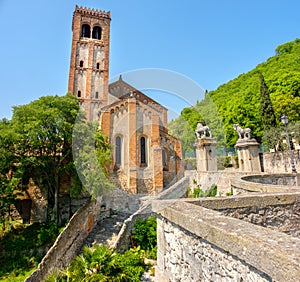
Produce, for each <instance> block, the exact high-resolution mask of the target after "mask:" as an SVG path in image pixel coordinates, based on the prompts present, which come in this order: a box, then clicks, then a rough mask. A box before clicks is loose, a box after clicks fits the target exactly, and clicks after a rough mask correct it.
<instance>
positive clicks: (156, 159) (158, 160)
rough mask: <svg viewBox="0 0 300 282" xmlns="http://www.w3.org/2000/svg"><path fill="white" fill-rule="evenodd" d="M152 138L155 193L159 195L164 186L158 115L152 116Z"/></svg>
mask: <svg viewBox="0 0 300 282" xmlns="http://www.w3.org/2000/svg"><path fill="white" fill-rule="evenodd" d="M151 138H152V162H153V193H154V194H158V193H159V192H161V191H162V190H163V186H164V174H163V164H162V148H161V139H160V129H159V116H158V115H153V116H152V124H151Z"/></svg>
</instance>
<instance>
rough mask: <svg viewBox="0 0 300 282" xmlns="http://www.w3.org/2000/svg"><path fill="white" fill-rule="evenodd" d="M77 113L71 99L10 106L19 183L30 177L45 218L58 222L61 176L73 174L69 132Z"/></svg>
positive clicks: (53, 97) (43, 100)
mask: <svg viewBox="0 0 300 282" xmlns="http://www.w3.org/2000/svg"><path fill="white" fill-rule="evenodd" d="M78 113H79V104H78V101H77V99H76V98H75V97H73V96H71V95H66V96H62V97H60V96H45V97H41V98H40V99H38V100H35V101H33V102H31V103H29V104H27V105H23V106H17V107H14V111H13V116H12V120H11V130H13V132H15V134H16V136H15V146H14V155H15V157H16V162H17V163H18V171H19V172H20V171H22V172H23V173H22V179H23V182H24V179H27V181H28V180H29V178H30V177H31V178H32V179H33V180H34V182H35V183H36V184H37V185H38V187H40V188H41V189H42V190H43V191H45V192H46V193H45V194H47V201H48V217H50V216H51V218H52V219H53V220H54V219H55V220H56V221H57V222H58V223H59V222H60V215H59V204H58V199H59V193H60V185H61V177H62V176H67V177H71V176H72V175H74V170H72V166H70V163H71V162H72V131H73V126H74V123H75V120H76V117H77V115H78ZM24 184H27V183H24Z"/></svg>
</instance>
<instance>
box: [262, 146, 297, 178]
mask: <svg viewBox="0 0 300 282" xmlns="http://www.w3.org/2000/svg"><path fill="white" fill-rule="evenodd" d="M293 154H294V163H295V167H296V170H297V171H300V150H297V151H296V150H295V151H293ZM263 162H264V171H265V172H268V173H287V172H291V171H292V168H291V158H290V154H289V153H288V152H276V153H264V155H263Z"/></svg>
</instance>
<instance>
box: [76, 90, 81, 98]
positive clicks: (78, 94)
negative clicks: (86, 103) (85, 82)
mask: <svg viewBox="0 0 300 282" xmlns="http://www.w3.org/2000/svg"><path fill="white" fill-rule="evenodd" d="M77 97H78V98H80V97H81V91H80V90H78V92H77Z"/></svg>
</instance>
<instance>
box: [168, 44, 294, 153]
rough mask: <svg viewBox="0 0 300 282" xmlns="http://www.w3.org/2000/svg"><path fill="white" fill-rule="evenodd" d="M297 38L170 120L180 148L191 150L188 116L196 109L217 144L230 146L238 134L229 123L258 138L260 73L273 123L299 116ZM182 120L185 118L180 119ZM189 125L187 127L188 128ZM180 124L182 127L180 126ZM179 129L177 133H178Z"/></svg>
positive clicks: (260, 132) (261, 128)
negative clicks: (272, 115) (266, 89)
mask: <svg viewBox="0 0 300 282" xmlns="http://www.w3.org/2000/svg"><path fill="white" fill-rule="evenodd" d="M299 64H300V40H299V39H296V40H295V41H292V42H288V43H285V44H283V45H280V46H278V47H277V48H276V55H275V56H273V57H271V58H269V59H268V60H267V61H266V62H264V63H261V64H259V65H258V66H257V67H256V68H254V69H253V70H251V71H249V72H248V73H246V74H241V75H240V76H238V77H237V78H235V79H233V80H231V81H229V82H227V83H225V84H223V85H221V86H220V87H218V88H217V89H216V90H214V91H210V92H208V93H206V96H205V98H204V99H203V100H202V101H200V102H199V103H197V104H196V105H195V106H193V107H192V110H190V111H187V110H184V111H183V114H182V115H181V116H180V117H179V118H178V119H177V120H175V121H172V122H171V123H170V130H171V132H172V133H173V134H174V135H175V136H177V137H178V138H181V139H183V140H184V142H183V149H184V150H185V151H187V152H188V151H191V150H192V146H193V143H194V142H195V136H194V132H193V130H191V129H193V123H191V121H190V120H191V118H190V116H195V111H197V112H198V113H199V114H200V115H201V117H203V119H204V121H205V123H206V124H207V125H208V126H209V127H210V128H211V130H212V133H213V135H214V137H215V139H216V140H217V142H218V146H227V147H232V146H234V145H235V143H236V140H237V138H238V136H237V134H236V133H235V131H234V129H233V124H235V123H236V124H240V125H241V126H242V127H250V128H251V129H252V133H253V136H254V137H255V138H256V139H257V140H258V141H259V142H261V141H262V137H263V134H264V121H263V118H262V115H261V112H260V103H261V100H260V85H261V83H260V74H262V75H263V77H264V81H265V84H266V85H267V87H268V92H269V97H270V100H271V103H272V105H273V109H274V113H275V118H276V122H277V124H280V117H281V116H282V115H283V114H286V115H287V116H288V117H289V120H290V122H291V123H293V122H297V121H299V119H300V68H299ZM183 120H185V122H184V121H183ZM188 126H189V128H188ZM183 127H184V128H183ZM178 133H180V134H178Z"/></svg>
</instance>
